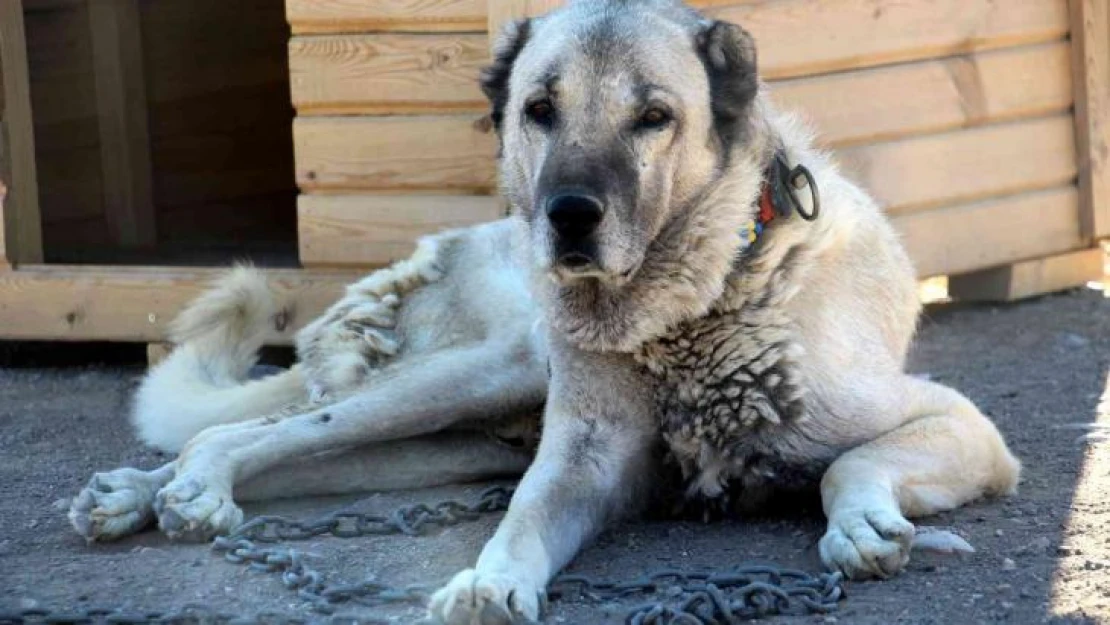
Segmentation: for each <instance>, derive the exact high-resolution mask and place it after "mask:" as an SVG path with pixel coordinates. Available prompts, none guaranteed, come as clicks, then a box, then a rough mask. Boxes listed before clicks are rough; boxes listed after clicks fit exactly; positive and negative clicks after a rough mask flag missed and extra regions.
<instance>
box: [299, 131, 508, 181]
mask: <svg viewBox="0 0 1110 625" xmlns="http://www.w3.org/2000/svg"><path fill="white" fill-rule="evenodd" d="M293 142H294V149H295V152H296V161H297V184H299V185H300V187H301V189H302V190H304V191H351V190H356V189H372V190H393V191H432V192H444V193H448V192H456V193H458V192H464V193H465V192H468V193H485V192H488V191H490V190H492V188H493V179H494V169H495V163H494V155H495V152H496V139H495V138H494V136H493V134H492V132H491V131H490V129H489V128H488V127H487V126H484V125H482V124H481V123H479V121H478V120H476V119H475V117H474V116H439V117H431V116H428V117H425V116H414V117H376V118H375V117H363V118H358V117H316V118H312V117H303V118H298V119H297V120H296V121H295V122H294V124H293Z"/></svg>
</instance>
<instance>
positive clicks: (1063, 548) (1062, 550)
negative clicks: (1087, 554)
mask: <svg viewBox="0 0 1110 625" xmlns="http://www.w3.org/2000/svg"><path fill="white" fill-rule="evenodd" d="M1056 552H1057V553H1058V554H1060V555H1062V556H1079V555H1083V551H1082V550H1081V549H1079V547H1073V546H1071V545H1060V547H1058V548H1057V549H1056Z"/></svg>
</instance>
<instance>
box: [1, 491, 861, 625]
mask: <svg viewBox="0 0 1110 625" xmlns="http://www.w3.org/2000/svg"><path fill="white" fill-rule="evenodd" d="M512 495H513V489H511V488H508V487H504V486H495V487H493V488H490V489H487V490H485V491H483V492H482V493H481V495H480V496H479V497H478V500H477V501H476V502H474V503H472V504H466V503H463V502H459V501H454V500H447V501H443V502H440V503H438V504H436V505H434V506H429V505H426V504H413V505H407V506H402V507H400V508H398V509H397V510H395V511H394V512H393V513H392V514H389V515H385V516H382V515H374V514H362V513H355V512H337V513H333V514H330V515H328V516H325V517H323V518H320V519H318V520H315V521H309V522H302V521H297V520H294V519H288V518H285V517H280V516H260V517H256V518H254V519H251V520H250V521H247V522H246V523H244V524H242V525H240V526H239V527H237V528H236V529H235V530H233V531H232V532H231V534H229V535H227V536H218V537H216V539H215V540H214V541H213V542H212V550H213V551H214V552H216V553H222V554H223V556H224V559H226V560H228V561H229V562H233V563H236V564H246V565H247V566H249V567H250V568H251V569H254V570H258V571H264V572H268V573H278V574H280V576H281V580H282V583H284V584H285V586H286V587H287V588H290V589H291V590H295V591H296V592H297V595H298V596H299V597H300V598H301V599H303V600H304V601H306V602H307V603H308V604H309V605H311V607H312V609H313V610H314V611H316V612H317V613H319V614H325V615H330V618H329V619H328V620H326V621H325V622H331V623H352V624H355V623H359V624H362V623H365V624H367V625H377V624H378V623H384V622H387V621H382V620H378V619H359V618H352V617H343V616H334V613H335V611H336V609H337V608H338V607H339V606H340V605H343V604H348V603H357V604H359V605H363V606H369V607H374V606H381V605H385V604H401V603H403V604H409V605H416V606H423V605H425V604H426V603H427V601H428V598H429V596H430V595H431V593H432V591H433V590H434V589H435V588H436V587H438V585H435V586H433V585H425V584H412V585H409V586H404V587H400V588H399V587H395V586H390V585H388V584H385V583H382V582H380V581H378V580H376V579H374V578H372V577H371V578H369V579H366V580H364V581H361V582H358V583H353V584H343V583H332V582H329V581H328V579H327V577H326V576H325V575H324V574H323V573H321V572H319V571H317V570H315V569H313V568H311V567H310V566H308V564H307V563H306V562H305V558H304V556H303V555H302V554H301V553H300V552H299V551H297V550H296V549H292V548H286V547H277V546H269V545H273V544H274V543H278V542H282V541H304V540H308V539H311V538H315V537H318V536H325V535H330V536H334V537H337V538H358V537H362V536H383V535H406V536H420V535H423V534H426V533H428V532H429V531H431V530H433V529H442V528H445V527H449V526H452V525H457V524H459V523H463V522H466V521H473V520H475V519H477V518H479V517H480V516H481V515H483V514H488V513H494V512H503V511H505V510H507V509H508V508H509V501H510V500H511V499H512ZM547 594H548V598H549V599H552V600H556V601H557V600H562V599H568V598H573V597H584V598H587V599H590V600H593V601H609V600H614V599H623V598H627V597H630V596H634V595H664V596H665V597H667V599H664V600H659V601H653V602H650V603H646V604H643V605H641V606H639V607H636V608H634V609H632V610H631V611H630V612H628V613H627V615H626V617H625V619H624V622H625V624H626V625H711V624H717V623H737V622H740V621H741V620H748V619H754V618H763V617H768V616H773V615H779V614H807V613H812V614H825V613H828V612H831V611H833V610H835V609H836V608H837V604H838V602H839V601H841V600H842V599H843V598H844V587H843V577H842V576H841V574H840V573H822V574H818V575H811V574H809V573H805V572H803V571H795V570H791V569H781V568H777V567H771V566H744V567H736V568H732V569H728V570H726V571H718V572H694V573H690V572H682V571H677V570H670V569H665V570H660V571H656V572H654V573H650V574H647V575H644V576H641V577H638V578H635V579H632V580H629V581H625V582H607V581H597V580H595V579H593V578H592V577H589V576H587V575H575V574H563V575H560V576H558V577H556V578H555V579H554V580H553V581H552V582H551V584H550V585H549V586H548V593H547ZM320 620H321V619H320V618H312V619H300V618H291V617H287V616H284V615H280V614H275V613H266V614H260V615H258V616H256V617H254V618H247V619H243V618H236V617H234V616H232V615H228V614H223V613H220V612H217V611H215V610H212V609H210V608H208V607H206V606H195V605H194V606H188V607H186V608H185V609H183V610H181V611H178V612H172V613H144V614H130V615H129V614H125V613H123V612H121V611H116V610H85V611H81V612H72V613H63V612H52V611H48V610H37V609H32V610H22V611H16V612H10V613H2V612H0V625H9V624H12V625H14V624H23V623H96V624H100V623H127V624H134V625H139V624H145V623H173V624H178V623H180V624H183V625H185V624H193V623H205V624H209V623H211V624H218V625H223V624H228V625H247V624H253V623H259V624H265V625H269V624H271V623H273V624H275V625H276V624H281V625H284V624H286V623H290V624H291V623H307V622H309V621H311V622H320Z"/></svg>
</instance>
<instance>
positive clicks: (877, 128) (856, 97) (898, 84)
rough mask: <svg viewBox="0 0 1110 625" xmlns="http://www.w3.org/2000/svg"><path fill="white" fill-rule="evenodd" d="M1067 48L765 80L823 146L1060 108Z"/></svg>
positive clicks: (1067, 79)
mask: <svg viewBox="0 0 1110 625" xmlns="http://www.w3.org/2000/svg"><path fill="white" fill-rule="evenodd" d="M1069 49H1070V46H1069V45H1068V44H1067V43H1066V42H1054V43H1047V44H1041V45H1034V46H1022V47H1019V48H1010V49H1006V50H996V51H993V52H982V53H978V54H971V55H965V56H954V57H949V58H944V59H936V60H929V61H921V62H917V63H907V64H903V65H895V66H891V67H879V68H872V69H865V70H858V71H851V72H843V73H838V74H829V75H827V76H816V77H810V78H799V79H792V80H785V81H779V82H775V83H772V84H771V96H772V99H773V100H774V101H775V102H776V103H778V104H779V106H780V108H783V109H787V110H792V111H796V112H799V113H801V114H802V115H803V116H804V117H805V118H806V119H807V120H808V121H809V122H810V123H811V124H812V125H813V126H814V128H815V129H816V130H817V133H818V138H819V140H820V142H821V143H822V144H824V145H826V146H830V147H845V146H849V145H854V144H860V143H866V142H874V141H885V140H891V139H896V138H900V137H905V136H909V135H916V134H923V133H928V132H940V131H945V130H953V129H956V128H967V127H972V126H977V125H982V124H988V123H996V122H1001V121H1008V120H1014V119H1021V118H1026V117H1036V116H1041V115H1050V114H1055V113H1063V112H1065V111H1067V110H1068V108H1069V107H1070V106H1071V104H1072V89H1071V74H1070V67H1071V60H1070V57H1069V54H1070V52H1069Z"/></svg>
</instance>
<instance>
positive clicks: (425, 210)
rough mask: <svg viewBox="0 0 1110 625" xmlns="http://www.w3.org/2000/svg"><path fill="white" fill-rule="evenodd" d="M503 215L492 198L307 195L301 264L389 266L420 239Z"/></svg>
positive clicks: (301, 214) (302, 204) (302, 205)
mask: <svg viewBox="0 0 1110 625" xmlns="http://www.w3.org/2000/svg"><path fill="white" fill-rule="evenodd" d="M502 213H503V209H502V201H501V200H500V199H498V198H495V197H491V196H420V195H403V196H396V195H394V196H383V195H344V196H325V195H302V196H301V197H300V200H299V201H298V222H297V223H298V240H299V242H300V257H301V263H302V264H304V265H305V266H314V267H315V266H333V265H362V266H372V265H384V264H388V263H390V262H393V261H395V260H399V259H402V258H405V257H407V256H408V255H409V254H411V253H412V250H413V243H414V242H415V241H416V238H417V237H420V236H423V235H425V234H431V233H433V232H438V231H441V230H445V229H448V228H456V227H459V226H467V225H471V224H475V223H481V222H485V221H491V220H493V219H496V218H498V217H499V216H500V215H501V214H502Z"/></svg>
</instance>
